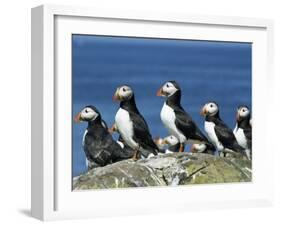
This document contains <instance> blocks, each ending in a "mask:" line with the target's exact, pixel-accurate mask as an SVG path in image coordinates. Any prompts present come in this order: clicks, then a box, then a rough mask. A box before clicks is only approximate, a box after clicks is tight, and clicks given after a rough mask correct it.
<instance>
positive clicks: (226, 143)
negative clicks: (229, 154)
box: [205, 111, 245, 155]
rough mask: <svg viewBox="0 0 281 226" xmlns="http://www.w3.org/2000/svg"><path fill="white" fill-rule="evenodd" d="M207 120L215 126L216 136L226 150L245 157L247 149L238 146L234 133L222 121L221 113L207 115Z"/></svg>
mask: <svg viewBox="0 0 281 226" xmlns="http://www.w3.org/2000/svg"><path fill="white" fill-rule="evenodd" d="M205 120H206V121H207V122H213V123H214V124H215V127H214V130H215V134H216V136H217V138H218V140H219V142H220V143H221V144H222V145H223V147H224V148H225V149H230V150H232V151H235V152H239V153H241V154H243V155H245V149H244V148H243V147H241V146H240V145H239V144H238V142H237V140H236V138H235V136H234V134H233V131H232V130H231V129H230V128H229V127H228V126H227V125H226V124H225V123H224V122H223V121H222V119H221V118H220V115H219V111H218V112H217V113H216V114H214V115H206V117H205Z"/></svg>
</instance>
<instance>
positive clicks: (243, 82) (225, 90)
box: [72, 35, 252, 176]
mask: <svg viewBox="0 0 281 226" xmlns="http://www.w3.org/2000/svg"><path fill="white" fill-rule="evenodd" d="M251 65H252V45H251V43H235V42H214V41H194V40H168V39H149V38H128V37H109V36H93V35H73V36H72V71H73V74H72V90H73V96H72V98H73V99H72V102H73V115H75V114H76V113H78V112H79V111H80V110H81V109H82V108H83V107H84V106H86V105H94V106H96V107H97V108H98V109H99V110H100V112H101V114H102V118H103V119H104V120H105V121H106V122H107V124H108V126H111V125H112V124H113V123H114V117H115V113H116V111H117V110H118V108H119V103H117V102H113V100H112V96H113V94H114V92H115V90H116V87H117V86H120V85H122V84H128V85H130V86H131V87H132V88H133V90H134V92H135V98H136V102H137V105H138V108H139V110H140V112H141V113H142V115H143V116H144V118H145V119H146V121H147V123H148V125H149V127H150V131H151V134H152V135H153V137H157V136H160V137H165V136H167V135H168V133H167V130H166V129H165V128H164V126H163V124H162V122H161V120H160V111H161V108H162V105H163V103H164V98H162V97H157V96H156V92H157V90H158V89H159V88H160V87H161V86H162V85H163V83H164V82H166V81H169V80H175V81H177V82H178V83H179V84H180V86H181V89H182V106H183V107H184V108H185V110H186V111H187V112H189V114H190V115H191V116H192V117H193V119H194V121H195V122H196V123H197V125H198V126H199V127H200V128H201V130H202V131H203V124H204V119H203V118H202V117H201V116H200V115H199V111H200V109H201V107H202V106H203V105H204V104H205V103H206V102H208V101H210V100H213V101H216V102H217V103H218V104H219V107H220V114H221V117H222V119H223V120H224V121H225V122H226V123H227V124H228V125H229V127H231V128H233V127H234V126H235V114H236V108H237V106H238V105H241V104H246V105H248V106H249V107H250V108H251V99H252V66H251ZM86 127H87V124H86V123H80V124H73V138H72V139H73V141H72V144H73V146H72V173H73V176H77V175H79V174H81V173H82V172H84V171H86V165H85V155H84V151H83V148H82V137H83V133H84V130H85V129H86ZM116 137H117V136H116V135H114V138H116ZM188 149H189V147H188V146H187V147H186V151H188Z"/></svg>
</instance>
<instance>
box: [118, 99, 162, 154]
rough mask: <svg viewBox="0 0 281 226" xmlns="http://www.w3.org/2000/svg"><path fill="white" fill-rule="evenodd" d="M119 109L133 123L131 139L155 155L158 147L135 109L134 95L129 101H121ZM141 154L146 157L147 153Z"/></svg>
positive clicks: (142, 118)
mask: <svg viewBox="0 0 281 226" xmlns="http://www.w3.org/2000/svg"><path fill="white" fill-rule="evenodd" d="M120 108H122V109H124V110H126V111H127V112H128V113H129V115H130V120H131V121H132V123H133V139H134V140H135V142H136V143H138V144H139V146H140V147H141V148H142V149H145V150H147V151H148V152H151V153H153V154H154V155H157V153H158V147H157V145H156V144H155V143H154V141H153V139H152V136H151V134H150V131H149V128H148V125H147V123H146V121H145V119H144V117H143V116H142V115H141V114H140V112H139V110H138V108H137V105H136V102H135V96H134V94H133V95H132V96H131V97H130V98H129V99H125V100H122V101H121V102H120ZM143 152H144V151H143ZM143 152H142V154H144V155H145V156H147V154H148V153H143Z"/></svg>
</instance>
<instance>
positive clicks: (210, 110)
mask: <svg viewBox="0 0 281 226" xmlns="http://www.w3.org/2000/svg"><path fill="white" fill-rule="evenodd" d="M204 108H205V110H206V111H207V114H208V115H215V114H216V113H217V112H218V111H219V107H218V105H216V104H215V103H214V102H210V103H207V104H205V106H204Z"/></svg>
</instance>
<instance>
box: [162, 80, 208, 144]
mask: <svg viewBox="0 0 281 226" xmlns="http://www.w3.org/2000/svg"><path fill="white" fill-rule="evenodd" d="M170 83H172V84H173V85H174V86H175V87H176V88H177V91H176V92H175V93H173V94H172V95H171V96H168V98H167V99H166V104H167V105H168V106H169V107H171V108H172V109H173V110H174V113H175V116H176V120H175V125H176V127H177V128H178V130H179V131H181V133H182V134H183V135H184V136H185V137H186V139H187V140H189V139H190V140H194V141H200V142H206V143H208V142H209V141H208V139H207V137H206V136H205V135H204V134H203V133H202V132H201V130H200V129H199V127H198V126H197V125H196V124H195V122H194V121H193V119H192V118H191V116H190V115H189V114H188V113H187V112H186V111H185V110H184V109H183V107H182V106H181V89H180V87H179V85H178V84H177V83H176V82H175V81H170Z"/></svg>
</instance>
